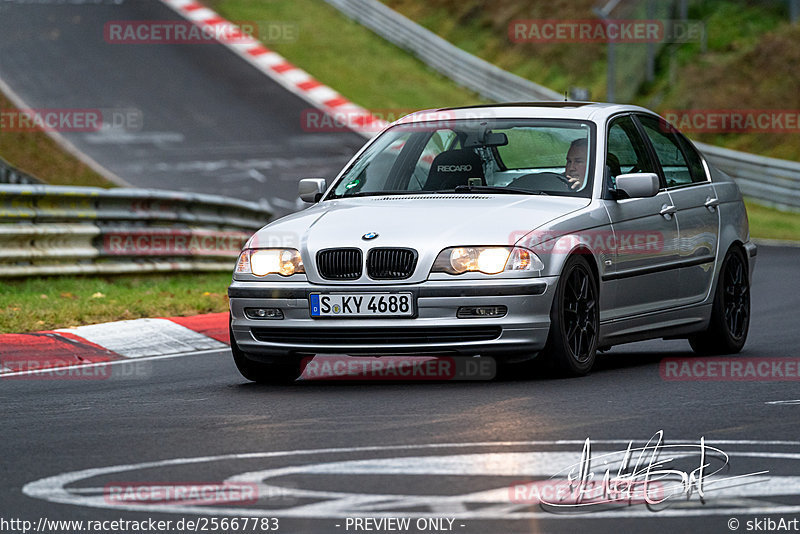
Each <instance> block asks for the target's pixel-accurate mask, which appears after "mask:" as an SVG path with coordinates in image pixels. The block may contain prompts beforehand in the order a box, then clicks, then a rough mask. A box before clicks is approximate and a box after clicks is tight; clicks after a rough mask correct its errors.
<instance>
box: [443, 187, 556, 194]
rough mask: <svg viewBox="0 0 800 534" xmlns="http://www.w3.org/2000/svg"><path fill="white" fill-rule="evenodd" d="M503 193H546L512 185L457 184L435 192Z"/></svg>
mask: <svg viewBox="0 0 800 534" xmlns="http://www.w3.org/2000/svg"><path fill="white" fill-rule="evenodd" d="M453 192H455V193H504V194H507V195H546V194H547V193H545V192H544V191H530V190H527V189H515V188H513V187H502V186H499V185H457V186H456V187H455V189H450V190H445V191H437V193H453Z"/></svg>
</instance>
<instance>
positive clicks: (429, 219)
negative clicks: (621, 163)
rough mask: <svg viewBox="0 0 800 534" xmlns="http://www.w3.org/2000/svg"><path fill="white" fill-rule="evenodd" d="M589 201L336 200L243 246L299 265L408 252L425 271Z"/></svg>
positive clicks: (280, 223)
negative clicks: (335, 255) (278, 252)
mask: <svg viewBox="0 0 800 534" xmlns="http://www.w3.org/2000/svg"><path fill="white" fill-rule="evenodd" d="M589 202H590V201H589V199H586V198H572V197H558V196H542V195H525V196H522V195H438V194H437V195H413V196H390V197H364V198H355V199H338V200H332V201H325V202H321V203H319V204H317V205H315V206H313V207H311V208H309V209H307V210H304V211H301V212H298V213H295V214H292V215H289V216H287V217H283V218H282V219H279V220H277V221H275V222H273V223H271V224H269V225H267V226H265V227H264V228H262V229H261V230H259V231H258V232H257V233H256V234H255V235H254V236H253V237H252V238H251V240H250V241H249V242H248V245H247V246H249V247H251V248H262V247H278V246H280V247H290V248H297V249H298V250H300V252H301V253H302V255H303V258H304V260H305V261H306V262H308V260H309V259H310V258H313V257H315V256H316V253H317V252H318V251H319V250H322V249H327V248H336V247H356V248H361V249H362V250H364V251H366V250H367V249H370V248H373V247H409V248H414V249H416V250H417V251H418V252H419V266H420V267H426V264H430V265H432V263H433V260H434V259H435V257H436V255H437V254H438V253H439V252H440V251H441V250H442V249H444V248H447V247H452V246H459V245H508V244H513V243H514V242H516V241H517V240H518V239H519V238H520V237H522V236H523V235H524V234H526V233H528V232H530V231H531V230H534V229H536V228H538V227H540V226H542V225H543V224H546V223H547V222H549V221H551V220H553V219H555V218H557V217H560V216H562V215H565V214H567V213H570V212H572V211H575V210H578V209H580V208H583V207H585V206H586V205H588V204H589ZM367 233H376V234H378V235H377V237H375V238H374V239H370V240H365V239H363V238H362V236H364V235H365V234H367ZM427 267H429V265H427ZM307 270H308V269H307ZM312 270H313V269H312ZM418 270H419V269H418ZM426 272H427V271H426ZM309 278H312V273H311V272H309Z"/></svg>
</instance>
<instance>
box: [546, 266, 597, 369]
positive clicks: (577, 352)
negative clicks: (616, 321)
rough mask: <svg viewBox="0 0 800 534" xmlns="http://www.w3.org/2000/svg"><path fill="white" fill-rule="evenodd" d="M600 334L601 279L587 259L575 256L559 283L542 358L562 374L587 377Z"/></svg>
mask: <svg viewBox="0 0 800 534" xmlns="http://www.w3.org/2000/svg"><path fill="white" fill-rule="evenodd" d="M599 334H600V306H599V290H598V286H597V279H596V277H595V275H594V273H593V272H592V269H591V267H590V266H589V262H588V261H586V259H584V258H582V257H580V256H571V257H570V258H569V259H567V263H566V264H565V265H564V269H563V270H562V272H561V276H560V277H559V280H558V286H557V287H556V294H555V296H554V297H553V305H552V307H551V309H550V332H549V333H548V335H547V343H546V344H545V347H544V350H543V351H542V354H541V356H542V357H543V359H544V360H545V361H546V362H547V364H548V365H549V367H550V368H551V369H552V370H554V371H555V372H556V373H558V374H560V375H565V376H583V375H585V374H587V373H588V372H589V371H591V369H592V366H594V361H595V358H596V357H597V341H598V338H599Z"/></svg>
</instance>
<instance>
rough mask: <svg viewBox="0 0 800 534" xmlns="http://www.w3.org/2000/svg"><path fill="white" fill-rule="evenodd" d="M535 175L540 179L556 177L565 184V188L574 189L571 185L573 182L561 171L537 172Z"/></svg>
mask: <svg viewBox="0 0 800 534" xmlns="http://www.w3.org/2000/svg"><path fill="white" fill-rule="evenodd" d="M536 177H537V178H540V179H541V178H558V180H559V181H560V182H561V183H563V184H564V185H565V186H566V188H567V190H569V191H574V189H572V185H573V184H572V183H571V182H570V181H569V178H567V176H566V175H565V174H561V173H558V172H540V173H539V174H537V175H536Z"/></svg>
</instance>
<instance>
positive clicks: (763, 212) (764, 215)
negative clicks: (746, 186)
mask: <svg viewBox="0 0 800 534" xmlns="http://www.w3.org/2000/svg"><path fill="white" fill-rule="evenodd" d="M745 204H746V205H747V218H748V219H749V220H750V236H751V237H754V238H762V239H780V240H788V241H800V213H787V212H785V211H780V210H777V209H775V208H770V207H767V206H764V205H763V204H758V203H757V202H755V201H753V200H751V199H745Z"/></svg>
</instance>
